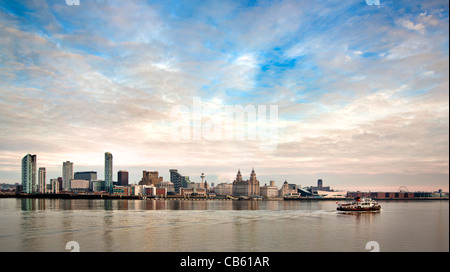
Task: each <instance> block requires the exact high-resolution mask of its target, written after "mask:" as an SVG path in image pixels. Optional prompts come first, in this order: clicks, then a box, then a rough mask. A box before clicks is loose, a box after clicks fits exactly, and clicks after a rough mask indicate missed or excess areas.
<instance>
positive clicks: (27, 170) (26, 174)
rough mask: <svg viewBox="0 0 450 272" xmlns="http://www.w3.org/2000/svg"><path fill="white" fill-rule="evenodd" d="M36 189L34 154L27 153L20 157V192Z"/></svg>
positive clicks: (29, 191) (31, 191) (30, 191)
mask: <svg viewBox="0 0 450 272" xmlns="http://www.w3.org/2000/svg"><path fill="white" fill-rule="evenodd" d="M35 191H36V155H31V154H27V155H25V157H23V158H22V192H24V193H28V194H31V193H34V192H35Z"/></svg>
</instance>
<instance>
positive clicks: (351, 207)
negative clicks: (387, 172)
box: [336, 197, 381, 212]
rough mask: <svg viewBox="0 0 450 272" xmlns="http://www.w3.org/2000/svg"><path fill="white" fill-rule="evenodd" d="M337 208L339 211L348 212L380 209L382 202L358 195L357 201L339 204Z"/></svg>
mask: <svg viewBox="0 0 450 272" xmlns="http://www.w3.org/2000/svg"><path fill="white" fill-rule="evenodd" d="M336 204H337V205H338V207H337V210H338V211H347V212H360V211H361V212H367V211H379V210H381V206H380V204H378V203H377V202H376V201H374V200H372V199H370V198H363V199H361V198H360V197H357V198H356V199H355V201H353V202H350V203H344V204H339V203H338V202H336Z"/></svg>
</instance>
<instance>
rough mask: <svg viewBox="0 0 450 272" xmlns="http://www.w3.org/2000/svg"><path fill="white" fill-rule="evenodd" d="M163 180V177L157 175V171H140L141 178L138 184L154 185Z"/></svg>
mask: <svg viewBox="0 0 450 272" xmlns="http://www.w3.org/2000/svg"><path fill="white" fill-rule="evenodd" d="M162 181H163V177H160V176H159V172H158V171H145V170H144V171H142V179H141V181H139V185H156V184H158V183H160V182H162Z"/></svg>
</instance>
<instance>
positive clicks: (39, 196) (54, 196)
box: [0, 193, 449, 201]
mask: <svg viewBox="0 0 450 272" xmlns="http://www.w3.org/2000/svg"><path fill="white" fill-rule="evenodd" d="M0 198H31V199H129V200H147V199H148V200H151V199H159V200H197V201H198V200H219V201H227V200H232V199H225V198H206V197H189V198H186V197H181V196H167V197H159V198H155V197H153V196H146V197H142V196H134V195H107V194H15V193H9V194H8V193H6V194H5V193H3V194H0ZM373 199H374V200H377V201H390V200H400V201H405V200H425V201H430V200H449V198H448V197H442V198H440V197H415V198H373ZM235 200H243V201H249V200H252V201H352V200H354V199H353V198H317V197H296V198H282V197H277V198H256V199H235Z"/></svg>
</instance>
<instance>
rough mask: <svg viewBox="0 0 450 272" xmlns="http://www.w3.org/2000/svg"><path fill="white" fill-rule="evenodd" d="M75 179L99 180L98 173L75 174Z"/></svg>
mask: <svg viewBox="0 0 450 272" xmlns="http://www.w3.org/2000/svg"><path fill="white" fill-rule="evenodd" d="M73 178H74V179H84V180H89V181H93V180H96V179H97V172H95V171H84V172H75V174H74V175H73Z"/></svg>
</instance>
